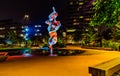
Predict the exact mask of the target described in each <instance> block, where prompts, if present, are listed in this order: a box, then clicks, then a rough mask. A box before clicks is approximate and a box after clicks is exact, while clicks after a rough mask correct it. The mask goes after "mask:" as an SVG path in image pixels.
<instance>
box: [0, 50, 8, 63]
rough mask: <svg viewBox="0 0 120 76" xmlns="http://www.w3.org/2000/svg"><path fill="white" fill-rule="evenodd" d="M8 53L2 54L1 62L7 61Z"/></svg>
mask: <svg viewBox="0 0 120 76" xmlns="http://www.w3.org/2000/svg"><path fill="white" fill-rule="evenodd" d="M7 54H8V52H0V62H2V61H5V60H6V59H7V57H8V56H7Z"/></svg>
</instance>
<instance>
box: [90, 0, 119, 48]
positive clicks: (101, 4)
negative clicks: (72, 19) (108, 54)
mask: <svg viewBox="0 0 120 76" xmlns="http://www.w3.org/2000/svg"><path fill="white" fill-rule="evenodd" d="M92 10H93V11H94V15H93V17H92V19H91V21H90V26H98V33H99V37H100V46H102V34H103V33H104V32H105V31H106V30H107V29H109V28H110V27H113V26H114V25H115V24H116V23H117V22H118V16H119V15H120V0H96V1H95V2H93V8H92Z"/></svg>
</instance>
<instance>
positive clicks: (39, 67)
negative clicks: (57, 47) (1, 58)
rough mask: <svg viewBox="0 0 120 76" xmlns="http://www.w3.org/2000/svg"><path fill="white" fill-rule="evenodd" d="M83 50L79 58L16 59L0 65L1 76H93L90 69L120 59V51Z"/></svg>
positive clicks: (70, 47) (45, 57)
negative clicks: (89, 71)
mask: <svg viewBox="0 0 120 76" xmlns="http://www.w3.org/2000/svg"><path fill="white" fill-rule="evenodd" d="M66 48H68V49H81V50H85V52H84V53H83V54H81V55H77V56H55V57H50V56H42V57H41V56H40V57H31V58H19V57H18V58H14V59H8V60H7V61H6V62H2V63H0V76H91V75H90V74H89V73H88V67H89V66H92V65H96V64H99V63H101V62H104V61H107V60H110V59H113V58H116V57H120V52H118V51H105V50H95V49H94V50H93V49H84V48H80V47H75V46H68V47H66Z"/></svg>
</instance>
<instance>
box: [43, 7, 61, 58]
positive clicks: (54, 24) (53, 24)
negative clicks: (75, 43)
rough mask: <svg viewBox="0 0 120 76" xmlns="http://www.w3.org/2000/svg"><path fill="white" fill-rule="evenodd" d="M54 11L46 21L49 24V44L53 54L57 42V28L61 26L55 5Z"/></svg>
mask: <svg viewBox="0 0 120 76" xmlns="http://www.w3.org/2000/svg"><path fill="white" fill-rule="evenodd" d="M52 9H53V12H52V13H51V14H50V15H49V16H48V20H47V21H45V23H46V24H48V28H47V29H48V32H49V36H50V38H49V41H48V44H49V45H48V46H49V49H50V55H51V56H53V45H55V44H56V43H57V30H58V29H59V28H60V26H61V23H60V21H57V20H56V18H57V16H58V13H57V12H56V11H55V7H52Z"/></svg>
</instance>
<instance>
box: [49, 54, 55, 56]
mask: <svg viewBox="0 0 120 76" xmlns="http://www.w3.org/2000/svg"><path fill="white" fill-rule="evenodd" d="M49 56H57V54H49Z"/></svg>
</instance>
